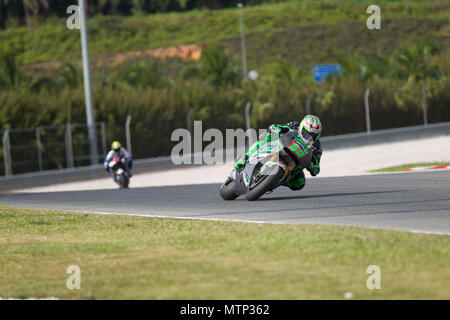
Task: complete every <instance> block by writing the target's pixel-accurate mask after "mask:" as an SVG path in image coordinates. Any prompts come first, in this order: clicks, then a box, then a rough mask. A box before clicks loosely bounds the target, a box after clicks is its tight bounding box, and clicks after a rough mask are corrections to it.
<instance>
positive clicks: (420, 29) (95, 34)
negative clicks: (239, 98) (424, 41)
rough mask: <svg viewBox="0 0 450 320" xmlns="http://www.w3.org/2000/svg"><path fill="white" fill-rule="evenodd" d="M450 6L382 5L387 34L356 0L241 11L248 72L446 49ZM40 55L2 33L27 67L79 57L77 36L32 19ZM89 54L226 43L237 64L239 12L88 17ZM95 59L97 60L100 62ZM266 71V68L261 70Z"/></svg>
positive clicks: (61, 25)
mask: <svg viewBox="0 0 450 320" xmlns="http://www.w3.org/2000/svg"><path fill="white" fill-rule="evenodd" d="M448 4H450V1H448V0H446V1H427V2H419V3H414V4H413V5H412V11H411V14H408V13H407V11H406V9H405V6H404V4H403V3H399V2H383V3H382V4H380V6H381V9H382V30H379V31H377V30H372V31H370V30H368V29H367V28H366V26H365V20H366V19H367V17H368V14H366V12H365V11H366V7H367V5H366V4H364V3H363V2H358V4H355V3H354V2H353V1H348V0H347V1H324V2H319V1H292V2H287V3H280V4H265V5H259V6H251V7H247V8H245V9H244V19H245V30H246V38H247V46H248V58H249V68H258V69H261V67H262V66H265V65H266V64H268V63H270V62H273V61H277V60H278V59H279V57H285V58H288V60H290V61H291V62H293V63H295V64H300V65H302V66H304V67H308V68H309V67H310V65H311V64H314V63H325V62H331V61H336V59H337V58H339V57H346V58H351V57H353V56H354V55H355V54H360V55H368V54H380V53H383V54H386V53H390V52H392V51H393V50H394V49H395V48H396V47H398V46H399V45H401V44H403V43H406V42H408V41H411V40H414V39H417V38H418V37H427V38H429V39H434V40H435V41H436V43H438V44H439V46H440V47H441V49H442V52H443V53H447V54H448V52H449V47H448V43H449V42H450V41H449V39H450V36H449V31H448V30H449V28H448V24H449V17H450V14H449V13H448V11H446V10H444V9H445V8H446V7H447V8H448V7H450V5H448ZM33 27H34V37H35V42H36V50H35V51H33V50H31V45H30V42H29V36H28V30H27V29H26V27H18V28H9V29H7V30H5V31H1V32H0V43H2V49H1V51H14V52H16V53H17V55H18V59H19V61H20V62H21V63H22V64H32V63H36V62H44V61H69V60H70V61H73V60H74V59H78V58H79V57H80V44H79V42H80V41H79V32H78V31H76V30H68V29H67V28H66V26H65V20H64V19H57V18H54V17H53V18H48V19H47V20H44V21H38V20H35V21H34V22H33ZM88 28H89V36H90V50H91V56H92V57H93V58H94V60H95V58H96V57H100V60H101V57H103V56H108V55H111V54H113V53H124V52H128V51H136V50H148V49H156V48H160V47H169V46H178V45H191V44H198V45H206V44H208V43H211V42H214V41H221V42H222V43H223V44H225V46H226V47H227V49H228V53H229V55H231V56H232V57H233V58H234V60H235V61H236V62H238V61H239V59H240V39H239V11H238V10H237V9H223V10H193V11H189V12H183V13H164V14H161V13H160V14H153V15H135V16H131V17H126V16H101V15H97V16H94V17H91V18H90V19H89V23H88ZM97 61H98V59H97ZM263 69H264V67H263Z"/></svg>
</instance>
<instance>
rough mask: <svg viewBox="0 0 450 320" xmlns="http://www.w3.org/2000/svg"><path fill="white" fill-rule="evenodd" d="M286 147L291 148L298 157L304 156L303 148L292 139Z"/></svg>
mask: <svg viewBox="0 0 450 320" xmlns="http://www.w3.org/2000/svg"><path fill="white" fill-rule="evenodd" d="M288 149H289V150H291V151H292V152H293V153H294V154H295V155H296V156H297V157H298V158H299V159H300V158H302V157H304V156H305V154H306V153H305V151H304V149H303V148H302V147H301V146H300V145H299V144H298V143H296V142H294V141H292V142H291V144H290V145H288Z"/></svg>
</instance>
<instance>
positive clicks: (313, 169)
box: [306, 162, 320, 177]
mask: <svg viewBox="0 0 450 320" xmlns="http://www.w3.org/2000/svg"><path fill="white" fill-rule="evenodd" d="M306 170H308V171H309V173H310V174H311V175H312V176H313V177H315V176H317V175H318V174H319V172H320V166H319V164H314V162H311V163H310V165H309V167H308V168H306Z"/></svg>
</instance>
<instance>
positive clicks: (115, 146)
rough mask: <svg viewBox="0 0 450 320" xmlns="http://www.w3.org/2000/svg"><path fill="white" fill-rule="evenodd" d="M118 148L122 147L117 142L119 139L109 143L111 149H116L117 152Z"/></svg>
mask: <svg viewBox="0 0 450 320" xmlns="http://www.w3.org/2000/svg"><path fill="white" fill-rule="evenodd" d="M120 148H122V146H121V145H120V142H119V141H114V142H113V143H112V144H111V149H113V150H114V151H116V152H119V151H120Z"/></svg>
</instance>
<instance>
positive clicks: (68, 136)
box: [65, 123, 74, 168]
mask: <svg viewBox="0 0 450 320" xmlns="http://www.w3.org/2000/svg"><path fill="white" fill-rule="evenodd" d="M65 140H66V161H67V168H73V166H74V163H73V147H72V126H71V124H70V123H67V124H66V132H65Z"/></svg>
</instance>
